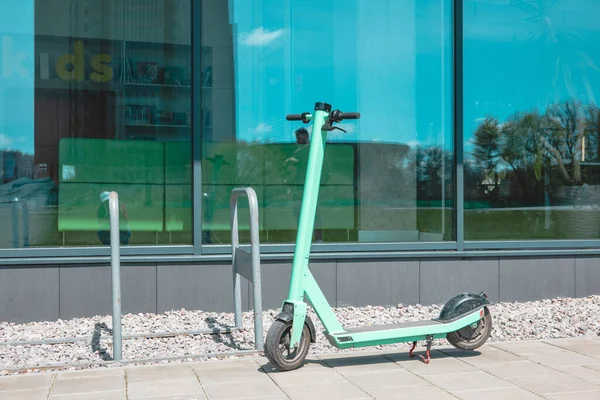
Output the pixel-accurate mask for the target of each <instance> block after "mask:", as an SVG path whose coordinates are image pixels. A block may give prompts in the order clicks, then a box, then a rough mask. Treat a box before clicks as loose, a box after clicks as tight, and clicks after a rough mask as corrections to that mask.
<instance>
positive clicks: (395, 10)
mask: <svg viewBox="0 0 600 400" xmlns="http://www.w3.org/2000/svg"><path fill="white" fill-rule="evenodd" d="M204 6H205V9H204V17H203V18H204V19H203V46H204V48H205V50H204V51H203V58H204V64H205V65H204V66H203V68H204V73H205V75H206V79H205V80H206V82H207V84H206V88H205V89H204V90H203V91H202V96H203V107H204V108H205V113H204V118H205V119H204V127H203V128H204V133H203V146H202V170H203V175H202V179H203V188H202V189H203V194H204V197H203V201H204V208H203V211H204V215H203V230H204V236H203V240H204V242H205V243H212V244H216V243H228V242H229V241H230V234H229V196H230V192H231V189H232V188H234V187H239V186H251V187H253V188H254V189H255V191H256V192H257V195H258V198H259V203H260V207H261V208H260V210H259V212H260V217H261V218H260V227H261V241H262V243H291V242H294V240H295V235H296V230H297V223H298V218H299V210H300V202H301V198H302V192H303V183H304V173H303V171H304V168H303V165H304V164H305V163H306V157H307V145H306V144H305V143H306V137H307V135H308V137H310V126H307V125H303V124H301V123H291V122H287V121H286V120H285V116H286V114H290V113H301V112H304V111H312V109H313V107H314V104H315V102H317V101H324V102H327V103H330V104H332V106H333V107H334V108H337V109H341V110H343V111H359V112H360V113H361V119H360V120H359V121H357V122H353V121H345V122H344V123H342V124H341V125H340V127H341V128H344V129H345V130H346V131H347V133H343V132H339V131H334V132H332V133H331V134H329V135H328V143H327V147H326V154H325V166H324V172H323V179H322V182H321V189H320V199H319V207H318V212H317V217H316V225H315V232H314V240H315V241H316V242H326V243H331V242H417V241H442V240H454V225H453V203H454V198H453V186H454V183H453V174H452V170H453V134H452V80H453V78H452V68H451V66H452V46H451V45H452V35H451V33H452V26H451V16H452V14H451V1H449V0H419V1H416V0H406V1H389V0H355V1H348V0H294V1H284V2H282V1H281V0H252V1H248V0H230V1H229V2H226V1H207V2H204ZM302 129H307V131H303V130H302ZM240 218H241V220H240V226H245V227H246V228H247V227H248V220H247V213H244V212H240ZM243 218H245V220H244V219H243Z"/></svg>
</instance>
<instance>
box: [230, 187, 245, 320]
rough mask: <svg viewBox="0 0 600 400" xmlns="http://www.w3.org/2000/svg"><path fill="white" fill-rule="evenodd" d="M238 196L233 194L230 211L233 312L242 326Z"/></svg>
mask: <svg viewBox="0 0 600 400" xmlns="http://www.w3.org/2000/svg"><path fill="white" fill-rule="evenodd" d="M237 210H238V207H237V196H236V195H233V196H231V202H230V213H231V257H232V264H231V265H233V313H234V315H235V326H236V327H238V328H241V327H242V286H241V282H240V274H239V273H238V271H237V268H236V258H235V257H236V249H237V247H238V246H239V244H240V239H239V236H240V235H239V232H238V217H237Z"/></svg>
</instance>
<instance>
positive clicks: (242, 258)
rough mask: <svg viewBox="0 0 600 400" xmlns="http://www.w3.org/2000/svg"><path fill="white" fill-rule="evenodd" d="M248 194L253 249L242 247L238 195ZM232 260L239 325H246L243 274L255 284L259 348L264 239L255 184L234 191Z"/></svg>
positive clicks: (257, 342)
mask: <svg viewBox="0 0 600 400" xmlns="http://www.w3.org/2000/svg"><path fill="white" fill-rule="evenodd" d="M244 195H245V196H247V197H248V206H249V209H250V252H248V251H246V250H244V249H241V248H240V247H239V245H240V235H239V229H238V212H237V211H238V198H239V197H240V196H244ZM229 205H230V213H231V214H230V216H231V258H232V260H231V263H232V266H233V293H234V312H235V326H236V327H238V328H241V327H242V286H241V282H240V276H243V277H244V278H246V279H247V280H248V281H249V282H251V283H252V286H253V288H254V341H255V347H256V350H262V349H263V347H264V342H263V324H262V290H261V274H260V243H259V239H258V200H257V198H256V192H255V191H254V189H252V188H249V187H247V188H235V189H233V190H232V191H231V200H230V203H229Z"/></svg>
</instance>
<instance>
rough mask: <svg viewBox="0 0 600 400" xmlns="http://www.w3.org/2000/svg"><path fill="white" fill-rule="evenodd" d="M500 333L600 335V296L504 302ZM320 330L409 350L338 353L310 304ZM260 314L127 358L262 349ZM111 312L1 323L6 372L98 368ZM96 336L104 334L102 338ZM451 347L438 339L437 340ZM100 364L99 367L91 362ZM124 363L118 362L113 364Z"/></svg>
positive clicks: (409, 316) (148, 343) (344, 317)
mask: <svg viewBox="0 0 600 400" xmlns="http://www.w3.org/2000/svg"><path fill="white" fill-rule="evenodd" d="M441 307H442V305H434V306H423V305H414V306H402V305H401V304H399V305H398V306H396V307H378V306H367V307H344V308H336V309H334V311H335V313H336V315H337V316H338V318H339V320H340V321H341V322H342V324H343V325H344V326H346V327H356V326H364V325H378V324H389V323H395V322H404V321H411V320H422V319H428V318H434V317H436V316H437V315H438V314H439V311H440V310H441ZM490 311H491V313H492V318H493V326H494V329H493V332H492V336H491V338H490V339H489V342H502V341H519V340H535V339H538V340H539V339H551V338H566V337H585V336H596V337H597V336H600V296H590V297H586V298H580V299H572V298H565V299H563V298H561V299H552V300H543V301H535V302H522V303H497V304H493V305H492V306H491V307H490ZM277 312H278V311H277V310H267V311H265V312H264V313H263V327H264V335H265V336H266V333H267V330H268V329H269V327H270V326H271V323H272V322H273V317H274V316H275V315H276V314H277ZM309 315H310V317H311V319H312V320H313V322H314V323H315V327H316V329H317V343H314V344H312V345H311V348H310V352H311V353H312V354H322V353H331V352H339V351H343V352H348V351H372V350H373V349H376V350H381V349H396V348H397V349H399V350H401V351H407V350H408V345H407V344H406V343H400V344H396V345H386V346H378V347H375V348H373V347H368V348H362V349H356V350H338V349H336V348H334V347H333V346H331V345H330V344H329V342H327V340H326V339H325V337H324V336H323V334H322V333H321V332H322V330H323V326H322V325H321V323H320V321H319V320H318V318H317V317H316V315H315V314H314V312H313V311H312V310H311V309H309ZM252 317H253V316H252V313H244V315H243V327H244V329H243V330H241V331H234V332H232V333H231V334H223V335H178V336H174V337H157V338H133V339H127V340H124V341H123V359H125V360H140V364H142V363H144V364H147V363H171V362H185V361H191V360H192V359H196V358H195V357H194V358H192V356H194V355H199V354H213V355H216V354H223V353H226V352H231V351H236V350H253V349H254V331H253V327H254V323H253V319H252ZM122 324H123V334H124V335H128V334H147V333H168V332H181V331H194V330H200V329H206V328H224V327H229V326H233V324H234V319H233V314H232V313H210V312H203V311H188V310H177V311H172V312H167V313H164V314H158V315H156V314H127V315H123V316H122ZM111 325H112V318H111V316H97V317H94V318H76V319H72V320H58V321H51V322H34V323H28V324H13V323H7V322H0V375H8V374H13V373H18V372H17V371H15V369H17V368H30V370H29V371H24V372H38V369H37V368H36V367H39V368H41V369H42V371H44V370H56V369H63V368H62V367H55V368H44V366H47V365H65V366H66V367H64V368H70V369H75V368H77V369H80V368H96V367H106V365H101V364H102V361H103V360H110V354H112V336H111V334H110V331H109V330H107V329H101V327H102V326H104V327H105V328H108V327H110V326H111ZM94 333H96V335H95V336H94ZM99 333H101V334H100V335H98V334H99ZM73 337H77V338H85V340H82V341H79V342H76V343H63V344H43V345H18V346H12V345H6V343H7V342H15V341H36V340H45V339H61V338H73ZM440 344H447V342H446V340H445V339H444V340H436V341H435V342H434V346H435V345H440ZM165 357H181V359H180V360H164V361H153V362H150V361H147V360H144V361H142V360H143V359H148V358H165ZM91 363H96V364H95V365H89V364H91ZM115 365H119V364H118V363H117V364H115V363H113V364H110V365H109V366H115Z"/></svg>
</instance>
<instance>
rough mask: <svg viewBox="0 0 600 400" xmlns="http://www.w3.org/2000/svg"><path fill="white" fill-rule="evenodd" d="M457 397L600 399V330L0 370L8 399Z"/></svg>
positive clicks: (1, 392)
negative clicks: (291, 355) (278, 362)
mask: <svg viewBox="0 0 600 400" xmlns="http://www.w3.org/2000/svg"><path fill="white" fill-rule="evenodd" d="M417 350H419V348H418V349H417ZM420 350H422V348H421V349H420ZM417 354H419V352H417ZM457 398H458V399H464V400H471V399H477V400H480V399H486V400H505V399H510V400H517V399H524V400H529V399H551V400H569V399H577V400H592V399H593V400H600V338H589V339H583V338H577V339H558V340H548V341H528V342H515V343H497V344H488V345H485V346H484V347H482V348H481V349H479V350H478V351H475V352H470V353H467V352H461V351H458V350H456V349H453V348H451V347H437V348H436V349H435V350H434V351H432V360H431V363H430V364H428V365H426V364H424V363H423V362H421V361H420V359H419V358H418V357H414V358H409V357H408V347H407V351H406V352H389V351H388V352H386V351H382V352H368V353H367V352H352V351H348V352H343V353H337V354H324V355H320V356H311V357H309V359H308V360H307V362H306V364H305V365H304V367H302V368H301V369H298V370H295V371H290V372H278V371H276V370H274V368H273V367H272V366H271V365H270V364H269V363H268V362H267V360H266V359H265V358H264V357H261V356H254V357H246V358H243V359H239V360H234V361H210V362H205V363H195V364H192V363H190V364H173V365H161V366H147V367H124V368H103V369H92V370H85V371H73V372H60V373H50V372H48V373H41V374H35V375H21V376H9V377H2V378H0V399H2V400H17V399H18V400H25V399H26V400H38V399H39V400H42V399H43V400H47V399H50V400H76V399H85V400H125V399H127V400H136V399H147V400H150V399H152V400H167V399H169V400H184V399H185V400H192V399H194V400H205V399H211V400H225V399H254V400H262V399H264V400H267V399H272V400H276V399H294V400H296V399H297V400H304V399H307V400H308V399H310V400H316V399H324V400H334V399H340V400H342V399H343V400H351V399H411V400H417V399H429V400H438V399H439V400H446V399H457Z"/></svg>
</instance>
